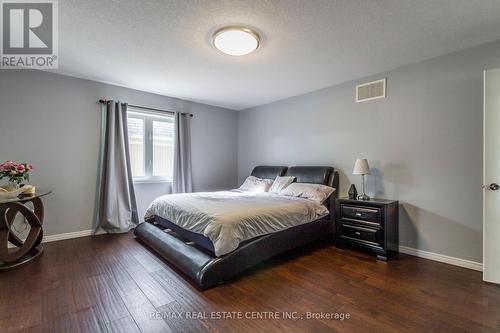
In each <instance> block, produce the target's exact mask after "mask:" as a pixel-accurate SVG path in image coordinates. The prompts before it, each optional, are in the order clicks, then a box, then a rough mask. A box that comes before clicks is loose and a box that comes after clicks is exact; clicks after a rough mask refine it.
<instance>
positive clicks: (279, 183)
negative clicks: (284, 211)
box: [269, 176, 295, 193]
mask: <svg viewBox="0 0 500 333" xmlns="http://www.w3.org/2000/svg"><path fill="white" fill-rule="evenodd" d="M294 180H295V177H292V176H284V177H281V176H277V177H276V179H275V180H274V183H273V185H272V186H271V188H270V189H269V192H271V193H280V192H281V191H283V189H284V188H285V187H287V186H288V185H290V184H291V183H293V181H294Z"/></svg>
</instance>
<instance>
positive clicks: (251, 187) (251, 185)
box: [240, 176, 273, 192]
mask: <svg viewBox="0 0 500 333" xmlns="http://www.w3.org/2000/svg"><path fill="white" fill-rule="evenodd" d="M272 185H273V180H272V179H262V178H257V177H254V176H249V177H247V179H245V182H244V183H243V184H242V185H241V186H240V190H242V191H249V192H268V191H269V189H270V188H271V186H272Z"/></svg>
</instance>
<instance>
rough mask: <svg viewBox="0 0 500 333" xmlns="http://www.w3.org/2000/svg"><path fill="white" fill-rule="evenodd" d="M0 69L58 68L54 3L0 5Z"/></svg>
mask: <svg viewBox="0 0 500 333" xmlns="http://www.w3.org/2000/svg"><path fill="white" fill-rule="evenodd" d="M0 17H1V20H2V24H1V29H2V31H1V34H0V35H1V48H2V49H1V61H0V68H2V69H20V68H43V69H57V68H58V61H57V58H58V34H57V32H58V17H57V1H37V0H32V1H29V2H26V1H19V0H3V1H1V14H0Z"/></svg>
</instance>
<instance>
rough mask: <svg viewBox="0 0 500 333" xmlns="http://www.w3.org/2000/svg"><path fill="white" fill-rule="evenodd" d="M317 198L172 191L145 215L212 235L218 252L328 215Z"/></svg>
mask: <svg viewBox="0 0 500 333" xmlns="http://www.w3.org/2000/svg"><path fill="white" fill-rule="evenodd" d="M328 213H329V212H328V209H327V208H326V207H325V206H324V205H322V204H320V203H318V202H315V201H312V200H309V199H303V198H296V197H290V196H282V195H277V194H272V193H253V192H245V191H239V190H232V191H219V192H199V193H187V194H169V195H164V196H161V197H159V198H157V199H155V200H154V201H153V202H152V203H151V205H150V206H149V208H148V209H147V210H146V214H145V219H146V220H148V219H150V218H152V217H153V216H159V217H161V218H163V219H165V220H168V221H170V222H172V223H174V224H176V225H178V226H179V227H181V228H184V229H186V230H189V231H191V232H195V233H199V234H201V235H203V236H205V237H207V238H208V239H210V240H211V241H212V243H213V245H214V253H215V255H216V256H222V255H225V254H228V253H230V252H232V251H234V250H235V249H237V248H238V246H239V244H240V243H241V242H243V241H245V240H249V239H252V238H255V237H258V236H262V235H266V234H269V233H273V232H278V231H281V230H285V229H288V228H290V227H294V226H297V225H301V224H305V223H309V222H312V221H315V220H317V219H320V218H321V217H324V216H326V215H328Z"/></svg>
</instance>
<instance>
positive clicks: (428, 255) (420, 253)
mask: <svg viewBox="0 0 500 333" xmlns="http://www.w3.org/2000/svg"><path fill="white" fill-rule="evenodd" d="M399 252H401V253H405V254H409V255H412V256H416V257H420V258H424V259H430V260H434V261H439V262H442V263H445V264H450V265H455V266H460V267H464V268H468V269H473V270H475V271H480V272H482V271H483V264H482V263H480V262H476V261H471V260H465V259H460V258H455V257H450V256H446V255H444V254H439V253H434V252H428V251H424V250H418V249H414V248H411V247H407V246H400V247H399Z"/></svg>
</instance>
